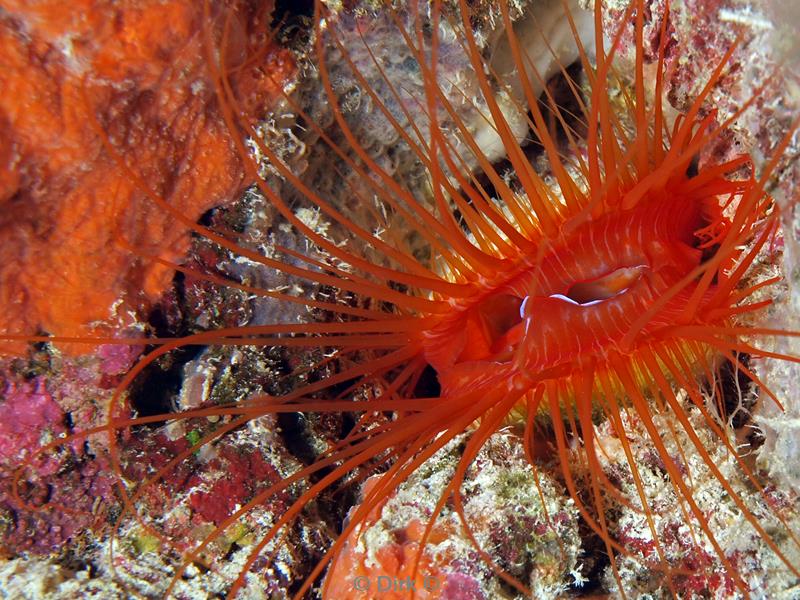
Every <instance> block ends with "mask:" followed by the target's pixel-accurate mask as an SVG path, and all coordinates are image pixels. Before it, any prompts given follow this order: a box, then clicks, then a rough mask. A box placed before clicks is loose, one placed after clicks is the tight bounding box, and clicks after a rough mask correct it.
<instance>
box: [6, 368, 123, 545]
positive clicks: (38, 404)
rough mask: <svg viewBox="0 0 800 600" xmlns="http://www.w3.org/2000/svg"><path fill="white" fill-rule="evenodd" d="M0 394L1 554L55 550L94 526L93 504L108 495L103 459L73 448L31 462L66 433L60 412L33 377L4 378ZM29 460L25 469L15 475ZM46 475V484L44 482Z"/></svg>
mask: <svg viewBox="0 0 800 600" xmlns="http://www.w3.org/2000/svg"><path fill="white" fill-rule="evenodd" d="M4 379H5V380H4V381H3V383H2V393H0V516H1V518H0V554H5V555H11V554H19V553H20V552H22V551H26V552H31V553H48V552H53V551H57V550H59V549H60V547H61V546H62V545H63V544H64V542H65V541H67V540H70V539H72V538H73V537H74V536H75V535H76V534H77V533H78V532H84V531H87V530H89V529H91V528H93V527H94V526H96V525H98V524H100V523H101V522H102V520H103V511H102V510H99V509H100V508H101V505H100V504H98V502H99V501H101V500H104V499H108V498H110V497H112V496H113V477H112V476H111V475H110V467H109V465H108V463H107V461H105V460H103V459H96V458H94V457H91V456H87V455H85V454H84V453H83V451H82V448H81V447H80V445H79V444H71V445H70V446H69V447H65V448H62V449H61V450H60V451H58V452H53V453H48V454H46V455H42V456H36V450H37V449H38V448H40V447H41V446H42V445H44V444H47V443H50V442H53V441H56V440H57V439H58V438H59V437H61V436H63V435H64V434H66V433H67V432H68V428H67V425H66V418H67V413H66V412H65V411H64V410H63V408H62V406H61V405H59V403H58V402H57V401H56V398H55V397H54V395H53V394H51V393H50V392H49V391H48V385H47V381H46V379H45V378H44V377H42V376H39V377H36V378H34V379H32V380H30V381H25V380H24V379H22V378H20V377H18V376H14V375H11V374H7V375H6V376H4ZM26 459H27V460H29V461H30V465H29V468H27V469H23V470H22V471H20V473H19V478H18V479H16V480H15V472H16V469H17V468H19V467H20V465H21V464H23V463H24V461H26ZM45 477H47V483H45V481H44V479H43V478H45Z"/></svg>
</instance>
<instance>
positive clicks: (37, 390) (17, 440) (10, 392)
mask: <svg viewBox="0 0 800 600" xmlns="http://www.w3.org/2000/svg"><path fill="white" fill-rule="evenodd" d="M0 397H1V398H2V404H0V468H3V469H10V468H13V467H14V466H15V465H16V464H17V463H18V462H19V461H20V460H22V459H24V458H25V457H26V456H29V455H30V454H32V453H33V452H34V451H35V450H36V449H37V448H39V447H40V446H41V445H42V444H43V443H47V442H49V441H52V440H53V439H55V438H56V437H57V436H59V435H61V434H63V433H64V432H65V431H66V428H65V427H64V417H65V415H64V411H62V410H61V407H60V406H59V405H58V404H57V403H56V401H55V400H53V397H52V395H50V393H49V392H48V391H47V387H46V385H45V380H44V378H42V377H37V378H36V379H34V380H32V381H15V380H14V379H9V380H6V381H4V382H3V384H2V391H1V392H0ZM49 471H50V472H49V473H47V474H50V473H52V472H53V469H52V468H51V469H50V470H49ZM43 474H44V473H43Z"/></svg>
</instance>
